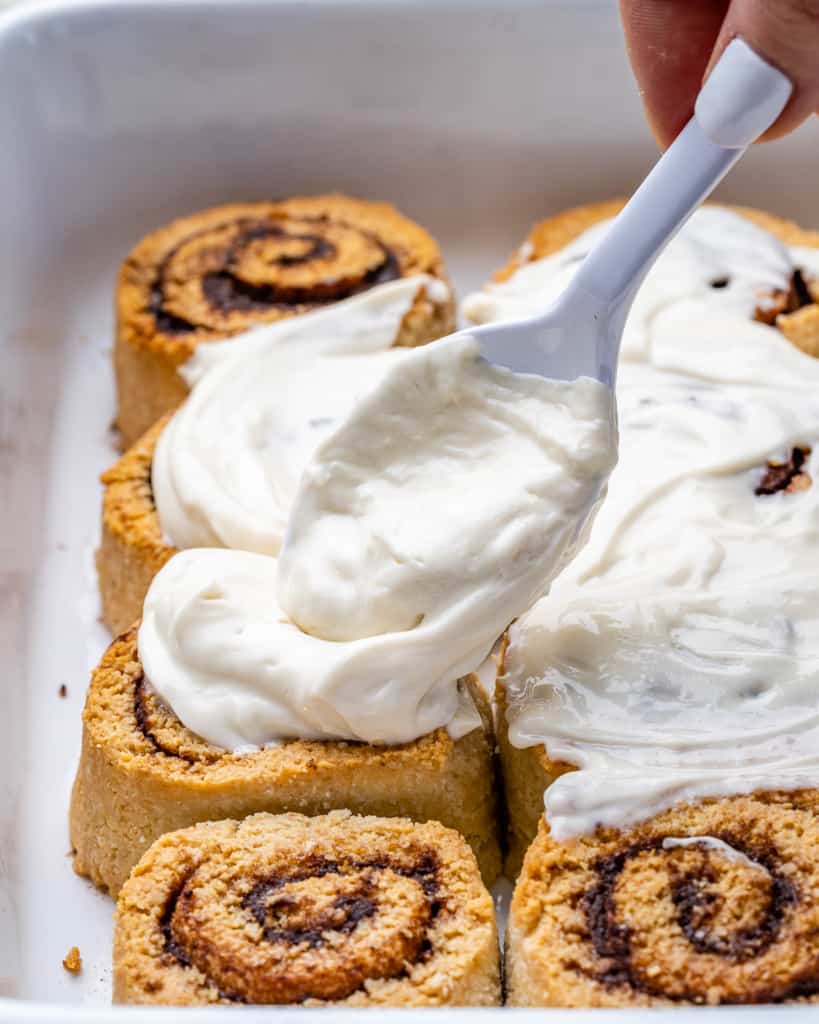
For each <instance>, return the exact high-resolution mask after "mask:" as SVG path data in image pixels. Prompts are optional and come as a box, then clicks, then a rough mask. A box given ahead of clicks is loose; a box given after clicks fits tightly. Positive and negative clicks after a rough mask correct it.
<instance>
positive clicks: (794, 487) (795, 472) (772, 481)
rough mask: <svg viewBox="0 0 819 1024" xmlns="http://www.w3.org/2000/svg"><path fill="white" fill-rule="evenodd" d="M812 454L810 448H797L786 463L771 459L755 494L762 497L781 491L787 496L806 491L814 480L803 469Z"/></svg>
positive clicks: (792, 450) (792, 451) (793, 449)
mask: <svg viewBox="0 0 819 1024" xmlns="http://www.w3.org/2000/svg"><path fill="white" fill-rule="evenodd" d="M810 453H811V449H810V448H808V447H804V448H798V447H797V448H792V449H791V454H790V457H789V458H788V460H787V461H786V462H778V461H775V460H774V459H769V460H768V464H767V468H766V469H765V471H764V473H763V475H762V479H761V480H760V481H759V483H758V484H757V486H756V489H755V490H754V494H756V495H757V496H760V495H767V494H777V493H778V492H779V491H784V492H785V493H786V494H793V493H794V492H795V491H806V490H807V489H808V488H809V487H810V485H811V483H812V480H811V475H810V473H808V471H807V470H806V469H804V468H803V467H804V465H805V462H806V460H807V459H808V457H809V455H810Z"/></svg>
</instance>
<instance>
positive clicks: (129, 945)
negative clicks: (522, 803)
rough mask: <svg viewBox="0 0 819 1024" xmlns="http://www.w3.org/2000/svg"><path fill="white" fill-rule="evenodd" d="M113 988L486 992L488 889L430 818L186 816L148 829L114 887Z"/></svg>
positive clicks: (371, 996) (461, 849)
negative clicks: (176, 824)
mask: <svg viewBox="0 0 819 1024" xmlns="http://www.w3.org/2000/svg"><path fill="white" fill-rule="evenodd" d="M114 1001H115V1002H120V1003H140V1004H170V1005H175V1006H184V1005H209V1004H230V1003H236V1002H242V1003H263V1004H270V1003H277V1004H294V1003H299V1004H302V1005H308V1006H310V1005H313V1006H316V1005H327V1004H334V1005H342V1006H373V1005H377V1006H459V1005H460V1006H470V1005H471V1006H497V1005H498V1004H499V1003H500V978H499V956H498V942H497V933H496V928H495V920H494V914H493V908H492V899H491V897H490V895H489V893H488V892H487V891H486V889H485V887H484V886H483V884H482V883H481V880H480V876H479V874H478V870H477V864H476V862H475V858H474V856H473V854H472V852H471V850H470V849H469V847H468V846H467V845H466V843H465V842H464V841H463V839H462V838H461V837H460V836H459V835H457V833H455V832H453V831H451V830H449V829H446V828H443V827H442V826H441V825H439V824H437V823H436V822H430V823H428V824H426V825H416V824H413V823H412V822H410V821H407V820H405V819H400V818H399V819H396V818H393V819H389V820H387V819H383V818H375V817H355V816H352V815H350V814H349V813H347V812H344V811H336V812H334V813H332V814H328V815H326V816H323V817H316V818H306V817H303V816H302V815H298V814H286V815H279V816H274V815H269V814H257V815H254V816H252V817H250V818H247V819H245V820H244V821H242V822H238V821H220V822H209V823H207V824H201V825H196V826H194V827H193V828H188V829H184V830H182V831H179V832H172V833H170V834H167V835H164V836H163V837H162V838H161V839H159V840H158V841H157V842H156V843H155V844H154V845H153V846H152V847H151V848H150V849H149V850H148V851H147V853H146V854H145V855H144V856H143V858H142V859H141V861H140V862H139V864H138V865H137V867H136V868H135V869H134V871H133V873H132V875H131V877H130V879H129V880H128V882H127V883H126V884H125V886H124V888H123V890H122V892H121V894H120V897H119V901H118V904H117V918H116V928H115V936H114Z"/></svg>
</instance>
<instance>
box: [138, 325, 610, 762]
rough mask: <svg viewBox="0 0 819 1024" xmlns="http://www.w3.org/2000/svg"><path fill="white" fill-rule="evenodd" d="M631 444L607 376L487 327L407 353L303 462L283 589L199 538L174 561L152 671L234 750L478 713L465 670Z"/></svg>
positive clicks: (536, 587) (266, 567) (578, 528)
mask: <svg viewBox="0 0 819 1024" xmlns="http://www.w3.org/2000/svg"><path fill="white" fill-rule="evenodd" d="M613 457H614V424H613V409H612V401H611V396H610V393H609V392H608V391H607V389H606V388H605V387H604V386H603V385H601V384H599V383H598V382H596V381H590V380H580V381H577V382H574V383H572V384H567V383H558V382H554V381H547V380H543V379H541V378H539V377H530V376H523V375H518V374H513V373H511V372H509V371H507V370H502V369H497V368H493V367H490V366H489V365H488V364H486V363H484V362H483V361H482V360H480V358H479V355H478V347H477V345H476V343H475V342H474V341H472V340H470V339H467V340H464V339H457V338H452V339H445V340H443V341H440V342H434V343H433V344H431V345H427V346H424V347H423V348H420V349H415V350H407V351H405V352H402V353H400V354H399V355H397V356H395V358H394V359H393V360H392V361H391V365H390V366H389V367H388V369H387V370H386V372H385V373H384V374H383V376H382V377H381V378H380V380H379V381H378V382H377V383H376V384H375V386H374V387H373V388H372V390H371V392H370V393H369V394H368V395H367V396H366V398H364V399H363V400H362V401H361V402H360V403H359V405H358V406H357V408H356V409H355V410H354V411H353V412H351V413H350V414H349V415H348V416H347V417H346V418H345V419H344V420H343V421H342V422H341V424H340V425H339V426H338V427H337V428H336V430H335V431H333V433H331V434H330V436H329V437H328V438H327V439H326V440H325V441H324V442H323V443H322V444H321V445H320V446H319V448H318V449H317V451H316V452H315V453H314V456H313V458H312V460H311V461H310V463H309V464H308V466H307V468H306V469H305V472H304V475H303V481H302V486H301V489H300V491H299V493H298V495H297V498H296V502H295V505H294V508H293V511H292V514H291V519H290V527H289V529H288V534H287V537H286V540H285V544H284V548H283V551H282V556H281V561H280V562H279V563H278V570H279V571H278V594H277V592H276V591H277V563H276V560H274V559H272V558H268V557H264V556H259V555H251V554H244V553H239V552H228V551H216V550H213V551H203V550H192V551H187V552H184V553H182V554H181V555H178V556H176V558H174V559H172V560H171V561H170V562H169V563H168V564H167V565H166V567H165V568H164V569H163V570H162V571H161V572H160V573H159V574H158V575H157V577H156V578H155V579H154V581H153V583H152V585H151V588H150V591H149V593H148V596H147V599H146V602H145V611H144V617H143V624H142V627H141V629H140V632H139V652H140V657H141V659H142V662H143V665H144V668H145V673H146V676H147V678H148V679H149V680H150V682H151V683H152V685H153V686H154V687H155V689H156V690H157V691H158V692H159V693H160V695H161V696H162V697H163V698H164V699H165V700H166V701H167V702H168V703H169V704H170V705H171V707H172V708H173V709H174V711H175V712H176V714H177V715H178V716H179V718H180V719H181V720H182V721H183V722H184V723H185V724H186V725H189V726H190V727H191V728H193V729H194V730H195V731H196V732H197V733H199V734H200V735H201V736H203V737H204V738H205V739H207V740H209V741H210V742H212V743H215V744H218V745H219V746H222V747H227V748H233V749H236V748H237V747H240V748H241V747H245V746H247V745H260V744H263V743H266V742H269V741H273V740H276V739H282V738H287V737H302V738H310V737H314V738H339V739H354V740H363V741H366V742H370V743H402V742H408V741H410V740H413V739H416V738H417V737H419V736H421V735H424V734H426V733H429V732H431V731H432V730H433V729H435V728H438V727H440V726H450V727H451V729H452V730H458V729H461V728H463V716H462V715H459V698H458V688H457V680H458V678H459V677H461V676H463V675H465V674H466V673H468V672H470V671H472V670H473V669H475V668H477V667H478V666H479V665H480V663H481V662H482V661H483V660H484V659H485V658H486V656H487V655H488V653H489V651H490V649H491V647H492V645H493V643H494V642H495V640H496V639H497V637H498V636H499V635H500V633H501V632H502V631H503V630H504V629H505V627H506V626H507V625H508V623H509V621H510V619H512V618H514V617H515V616H516V615H519V614H520V613H521V612H523V611H524V610H525V609H526V608H528V607H529V606H530V604H531V603H532V601H533V600H534V599H535V598H536V597H537V596H539V595H540V594H542V593H543V592H544V591H545V589H546V588H547V587H548V584H549V581H550V579H551V578H552V576H553V575H554V573H555V572H556V571H557V570H558V569H559V568H560V566H561V565H562V564H564V562H565V559H566V558H567V557H568V555H569V554H570V552H571V551H572V549H573V547H574V546H575V545H576V544H577V542H578V540H579V538H580V536H581V534H582V533H583V528H584V526H585V524H586V522H587V520H588V518H589V517H590V515H591V514H592V512H593V510H594V508H595V506H596V504H597V502H598V500H599V497H600V495H601V492H602V490H603V489H604V487H605V480H606V478H607V475H608V472H609V470H610V468H611V464H612V461H613ZM295 623H299V624H300V625H301V626H303V627H306V628H305V629H300V628H299V627H298V626H297V625H295ZM308 630H309V632H308ZM474 724H477V723H474V721H473V726H474Z"/></svg>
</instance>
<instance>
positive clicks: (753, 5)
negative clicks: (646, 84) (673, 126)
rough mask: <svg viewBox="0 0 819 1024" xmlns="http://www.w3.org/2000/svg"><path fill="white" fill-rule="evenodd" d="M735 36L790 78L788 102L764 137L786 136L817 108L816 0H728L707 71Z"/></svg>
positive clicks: (818, 2)
mask: <svg viewBox="0 0 819 1024" xmlns="http://www.w3.org/2000/svg"><path fill="white" fill-rule="evenodd" d="M734 36H742V38H743V39H744V40H745V41H746V42H747V43H748V44H749V45H750V46H752V47H753V48H754V50H756V52H757V53H758V54H759V55H760V57H764V58H765V59H766V60H767V61H769V62H770V63H771V64H774V65H775V66H776V67H778V68H779V69H780V70H781V71H784V72H785V74H786V75H787V76H788V77H789V78H790V80H791V82H792V83H793V94H792V95H791V98H790V100H789V102H788V105H787V107H786V108H785V110H784V111H783V112H782V114H781V115H780V117H779V120H778V121H777V122H776V124H775V125H774V126H773V128H771V129H770V130H769V131H768V132H767V133H766V135H765V138H766V139H775V138H779V137H780V136H782V135H787V134H788V132H791V131H793V130H794V128H797V127H798V126H799V125H800V124H801V123H802V122H803V121H804V120H805V119H806V118H807V117H809V116H810V115H811V114H813V113H815V112H817V111H819V0H732V2H731V5H730V7H729V8H728V13H727V14H726V16H725V21H724V22H723V25H722V28H721V30H720V33H719V38H718V39H717V44H716V46H715V47H714V52H713V54H712V56H711V60H710V61H709V65H708V71H710V70H711V68H712V67H713V65H714V63H715V62H716V61H717V59H718V58H719V55H720V54H721V53H722V51H723V50H724V49H725V47H726V46H727V45H728V43H730V41H731V40H732V39H733V38H734Z"/></svg>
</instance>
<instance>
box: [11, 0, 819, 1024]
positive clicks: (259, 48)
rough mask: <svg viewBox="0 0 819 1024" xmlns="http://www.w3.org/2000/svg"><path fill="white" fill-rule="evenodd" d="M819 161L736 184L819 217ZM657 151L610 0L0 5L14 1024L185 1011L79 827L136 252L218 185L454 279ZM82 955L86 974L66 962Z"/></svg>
mask: <svg viewBox="0 0 819 1024" xmlns="http://www.w3.org/2000/svg"><path fill="white" fill-rule="evenodd" d="M817 153H819V126H817V124H815V123H814V124H813V125H811V126H809V127H807V128H804V129H803V130H802V131H800V132H799V133H798V134H797V135H796V136H795V137H793V138H792V139H790V140H788V141H787V142H785V143H779V144H777V145H776V146H771V147H765V148H762V149H759V150H757V151H755V152H753V153H751V154H750V155H749V156H748V157H747V158H746V159H745V161H744V162H743V164H742V166H741V167H739V168H738V169H737V170H736V172H735V173H733V174H732V175H731V177H730V178H729V180H728V182H727V183H726V185H725V186H724V187H723V190H722V195H723V196H724V197H727V198H729V199H731V200H734V201H737V202H744V203H750V204H756V205H760V206H763V207H767V208H769V209H771V210H773V211H775V212H777V213H781V214H785V215H789V216H793V217H796V218H797V219H800V220H801V221H803V222H805V223H812V224H819V184H817V182H819V178H817V174H816V156H817ZM654 156H655V149H654V145H653V143H652V141H651V139H650V137H649V135H648V132H647V129H646V127H645V124H644V122H643V118H642V113H641V111H640V108H639V103H638V99H637V94H636V89H635V87H634V84H633V82H632V79H631V76H630V73H629V70H628V67H627V64H626V59H625V55H624V52H623V48H622V42H621V38H620V32H619V27H618V23H617V12H616V4H615V3H614V0H598V2H593V0H289V2H287V0H282V2H276V0H269V2H262V0H212V2H196V3H194V2H191V3H187V2H181V0H142V2H124V0H122V2H117V0H110V2H88V3H83V2H73V3H65V4H56V3H42V4H36V3H34V4H26V5H21V6H18V7H13V8H11V9H10V10H8V11H7V12H6V13H5V14H4V15H0V665H2V675H1V676H0V687H2V689H0V995H2V996H5V997H7V998H6V999H2V1000H0V1021H12V1020H14V1021H18V1020H25V1021H35V1020H36V1021H41V1020H42V1021H44V1020H49V1021H50V1020H60V1021H103V1020H104V1021H117V1022H127V1021H137V1020H142V1019H146V1020H148V1019H149V1020H150V1021H152V1022H159V1021H165V1020H167V1019H169V1018H171V1017H172V1018H173V1019H179V1011H171V1012H170V1013H168V1014H166V1013H165V1012H164V1011H159V1012H154V1013H150V1014H143V1013H141V1012H140V1011H127V1010H122V1009H111V1008H110V940H111V911H112V907H111V904H110V902H109V901H108V900H107V899H106V898H104V897H102V896H100V895H99V894H97V893H96V892H95V891H94V890H93V888H92V887H91V886H90V885H89V884H86V883H84V882H82V881H80V880H79V879H77V878H75V877H74V875H73V873H72V871H71V866H70V859H69V857H68V839H67V832H66V807H67V802H68V793H69V787H70V783H71V779H72V775H73V771H74V765H75V759H76V755H77V752H78V747H79V736H80V710H81V707H82V701H83V694H84V690H85V686H86V683H87V679H88V674H89V670H90V669H91V667H92V666H93V665H94V664H95V663H96V661H97V659H98V657H99V655H100V653H101V651H102V650H103V648H104V646H105V642H106V638H105V634H104V632H103V631H102V629H101V627H100V626H99V625H98V623H97V614H98V610H97V603H96V596H95V584H94V577H93V573H92V552H93V549H94V546H95V543H96V534H97V521H98V514H99V498H100V489H99V485H98V482H97V477H98V474H99V472H100V471H101V470H102V469H103V468H104V467H105V466H106V465H107V464H108V463H109V462H110V461H112V459H113V456H114V452H113V449H112V445H111V437H110V434H109V424H110V422H111V418H112V413H113V387H112V377H111V371H110V366H109V351H110V346H111V339H112V312H111V307H112V290H113V282H114V275H115V272H116V269H117V264H118V262H119V260H120V259H121V258H122V256H123V254H124V253H125V252H127V250H128V249H129V248H130V246H131V245H132V244H133V243H134V241H135V240H136V239H138V238H139V237H140V235H142V234H143V233H144V232H146V231H147V230H149V229H151V228H152V227H154V226H157V225H159V224H161V223H162V222H163V221H165V220H167V219H168V218H170V217H172V216H174V215H177V214H181V213H184V212H187V211H192V210H195V209H197V208H199V207H202V206H205V205H208V204H211V203H218V202H227V201H231V200H236V199H245V198H248V199H253V198H264V197H271V196H277V195H286V194H288V193H309V192H316V191H324V190H330V189H340V190H343V191H348V192H352V193H358V194H361V195H364V196H368V197H372V198H377V197H380V198H385V199H390V200H393V201H394V202H396V203H398V204H399V205H400V206H401V207H402V208H403V209H404V210H406V212H407V213H408V214H409V215H410V216H412V217H414V218H416V219H418V220H419V221H421V222H422V223H423V224H425V225H427V226H428V227H429V228H430V229H431V230H432V231H433V233H434V234H435V235H436V236H437V237H438V238H439V239H440V240H441V242H442V243H443V246H444V250H445V253H446V257H447V260H448V263H449V265H450V267H451V268H452V270H453V272H454V276H455V281H456V284H457V286H458V288H459V291H460V293H461V294H463V293H464V291H465V290H466V289H467V288H469V287H473V286H476V285H478V284H479V283H480V282H481V281H482V280H483V279H484V278H485V276H486V275H487V274H488V273H489V272H490V271H491V270H492V269H493V268H494V267H496V266H498V265H499V264H500V263H501V261H503V260H504V259H505V257H506V256H507V255H508V253H509V252H510V251H511V249H512V248H513V247H514V245H515V244H516V243H517V242H518V241H519V240H520V239H521V238H522V236H523V234H524V232H525V230H526V229H527V227H528V226H529V224H530V223H531V222H532V221H533V220H535V219H536V218H539V217H543V216H545V215H547V214H548V213H550V212H553V211H556V210H557V209H559V208H561V207H564V206H567V205H570V204H573V203H578V202H584V201H590V200H593V199H598V198H601V197H604V196H610V195H616V194H623V193H626V192H628V191H629V189H630V188H631V187H632V186H633V184H634V183H636V182H637V181H639V179H640V178H641V177H642V175H643V174H644V172H645V171H646V169H647V168H648V166H649V165H650V163H651V162H652V160H653V159H654ZM62 684H65V685H66V687H67V689H68V696H67V697H66V698H64V699H62V698H60V697H59V696H58V690H59V687H60V686H61V685H62ZM72 945H78V946H79V947H80V949H81V950H82V954H83V959H84V962H85V969H84V971H83V973H82V975H80V976H79V977H78V978H73V977H71V976H70V975H68V974H67V973H66V972H65V971H64V970H63V968H62V966H61V961H62V958H63V956H64V955H65V954H66V952H67V950H68V949H69V947H70V946H72ZM78 1004H81V1005H78ZM92 1006H93V1007H99V1009H94V1010H93V1012H92V1010H91V1007H92ZM215 1012H216V1015H217V1018H219V1019H223V1018H224V1017H225V1016H229V1017H230V1019H232V1020H233V1019H236V1020H238V1019H239V1018H240V1017H241V1019H242V1020H245V1021H250V1020H254V1021H255V1020H262V1019H264V1020H268V1019H269V1018H270V1014H271V1012H280V1011H271V1010H260V1011H253V1010H225V1011H215ZM291 1012H292V1013H296V1014H300V1015H301V1018H302V1019H304V1018H305V1016H313V1014H311V1013H310V1012H309V1011H299V1010H296V1011H291ZM451 1012H452V1011H449V1012H447V1016H449V1015H450V1013H451ZM463 1012H465V1013H468V1012H469V1011H463ZM511 1012H512V1011H506V1010H498V1011H484V1013H490V1014H504V1015H506V1014H508V1013H511ZM517 1012H518V1014H520V1013H521V1012H522V1011H517ZM703 1012H705V1013H709V1011H696V1012H694V1013H692V1012H686V1011H676V1013H677V1017H678V1019H681V1020H685V1021H690V1020H693V1019H694V1017H695V1016H696V1017H697V1019H699V1018H700V1017H701V1015H702V1013H703ZM715 1012H716V1013H717V1014H718V1016H719V1019H720V1021H731V1020H736V1019H737V1018H738V1017H742V1018H743V1019H744V1018H745V1017H746V1016H747V1017H754V1018H756V1019H759V1015H760V1014H765V1015H766V1016H768V1015H769V1014H770V1013H773V1012H776V1011H772V1010H768V1009H765V1010H757V1011H753V1010H719V1011H715ZM781 1012H782V1013H784V1014H787V1015H788V1018H789V1019H792V1018H793V1017H799V1016H801V1011H799V1010H796V1011H787V1010H784V1011H781ZM328 1013H329V1014H330V1017H333V1014H332V1012H330V1011H322V1018H323V1019H324V1020H328V1019H329V1018H328ZM805 1013H811V1010H809V1009H806V1010H805ZM194 1016H196V1019H199V1015H196V1014H194ZM432 1016H436V1017H437V1016H439V1014H437V1013H436V1014H433V1013H431V1012H426V1013H425V1017H426V1019H428V1020H431V1019H432ZM532 1016H534V1015H532ZM536 1016H537V1019H538V1020H543V1019H550V1020H557V1019H561V1020H563V1019H571V1021H572V1022H582V1021H586V1020H587V1019H588V1018H589V1016H590V1015H589V1014H584V1013H578V1012H576V1011H575V1012H572V1013H564V1012H560V1011H553V1012H548V1013H547V1012H545V1011H539V1012H537V1014H536ZM650 1016H651V1017H654V1016H655V1015H654V1014H651V1015H650ZM188 1018H189V1019H192V1018H191V1015H190V1014H189V1015H188ZM633 1018H634V1014H632V1013H631V1012H626V1013H623V1014H612V1013H608V1014H607V1015H606V1019H607V1020H621V1019H622V1020H629V1019H633ZM208 1019H211V1018H210V1016H209V1017H208ZM401 1019H402V1020H403V1019H406V1014H404V1015H403V1016H402V1017H401Z"/></svg>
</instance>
